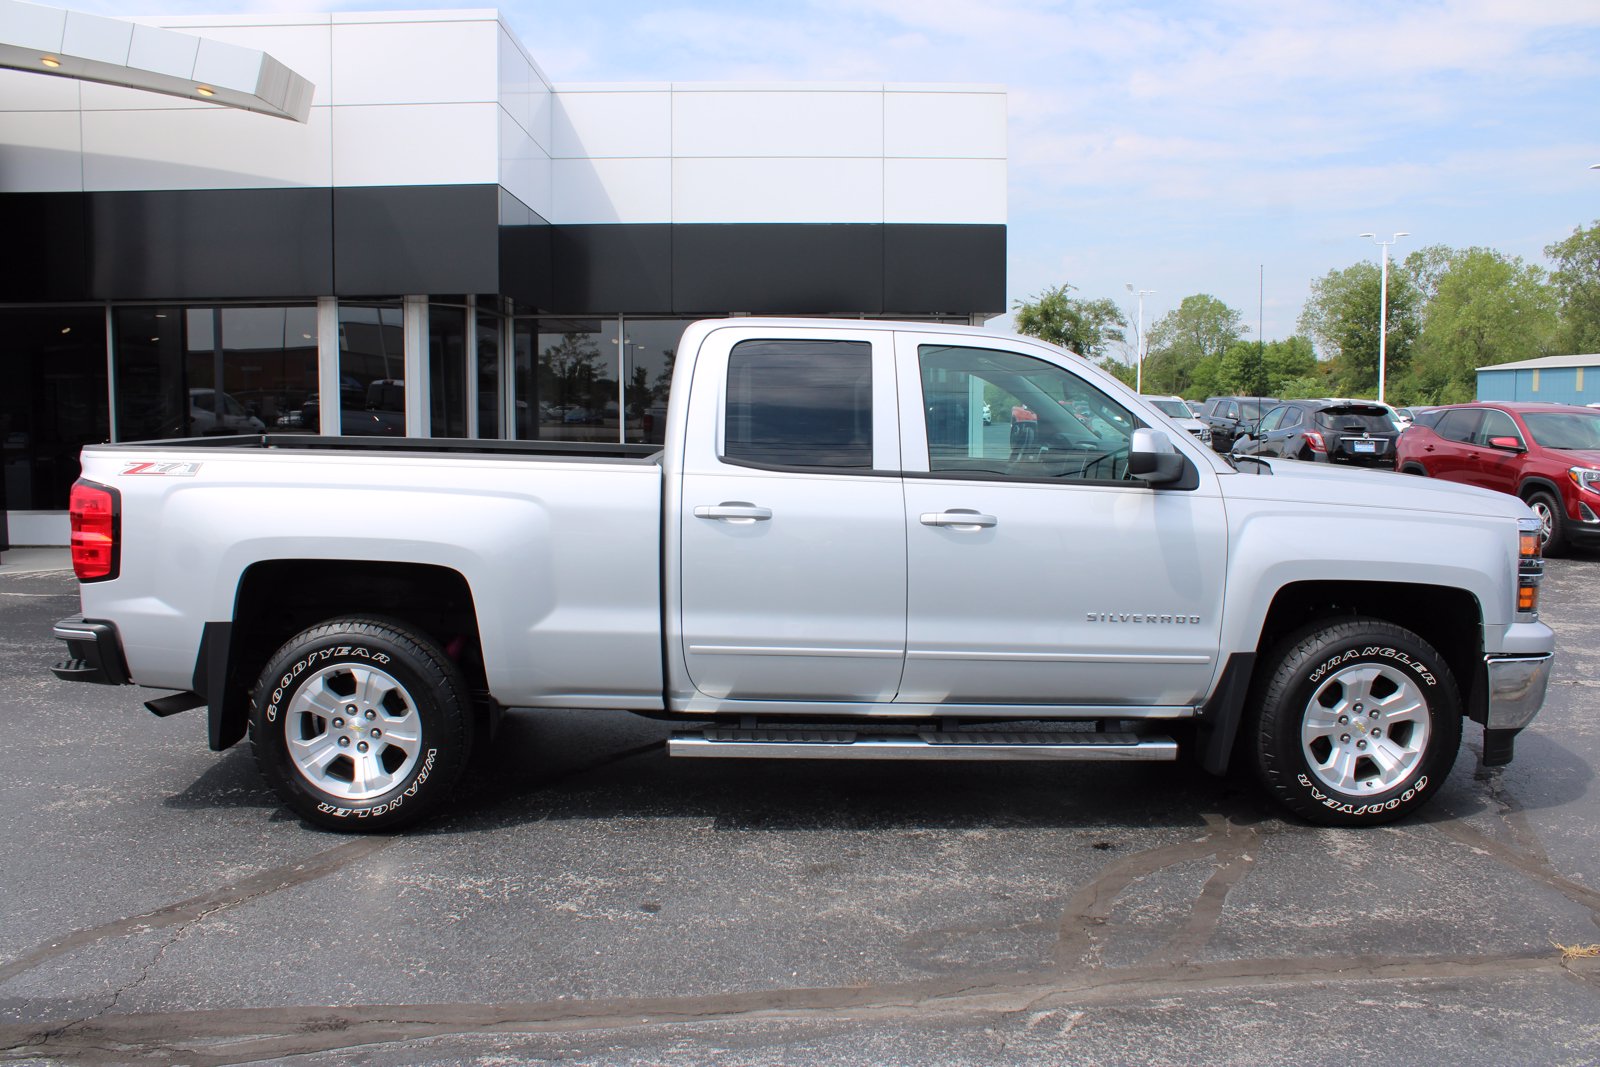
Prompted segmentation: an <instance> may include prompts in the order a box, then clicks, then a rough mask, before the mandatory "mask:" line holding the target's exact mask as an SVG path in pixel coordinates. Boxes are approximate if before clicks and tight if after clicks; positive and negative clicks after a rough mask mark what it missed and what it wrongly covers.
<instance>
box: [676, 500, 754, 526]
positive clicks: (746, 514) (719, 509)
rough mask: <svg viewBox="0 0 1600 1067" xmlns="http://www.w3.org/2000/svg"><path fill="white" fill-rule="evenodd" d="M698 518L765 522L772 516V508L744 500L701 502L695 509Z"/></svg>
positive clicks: (745, 522) (737, 521)
mask: <svg viewBox="0 0 1600 1067" xmlns="http://www.w3.org/2000/svg"><path fill="white" fill-rule="evenodd" d="M694 517H695V518H697V519H716V520H717V521H719V522H734V523H740V524H749V523H752V522H765V521H767V520H768V519H770V518H772V509H771V508H763V507H757V506H756V505H754V504H751V503H749V502H748V501H744V500H724V501H723V502H722V503H720V504H701V505H700V506H699V507H697V508H695V509H694Z"/></svg>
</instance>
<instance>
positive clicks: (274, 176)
mask: <svg viewBox="0 0 1600 1067" xmlns="http://www.w3.org/2000/svg"><path fill="white" fill-rule="evenodd" d="M251 120H259V121H251ZM329 146H330V134H329V114H328V109H326V108H316V109H314V110H313V111H312V112H311V117H310V119H309V120H308V121H306V122H304V123H299V122H285V121H283V120H282V119H276V120H274V119H270V118H267V117H266V116H264V115H249V114H244V113H241V112H237V111H231V110H228V109H225V108H220V107H208V108H204V109H201V110H193V111H174V110H170V109H159V110H150V111H88V112H85V113H84V115H83V187H84V188H85V189H87V190H90V191H99V190H113V189H116V190H121V189H252V188H254V189H261V188H275V187H281V186H324V187H325V186H328V185H331V184H332V182H333V166H332V162H331V152H330V147H329Z"/></svg>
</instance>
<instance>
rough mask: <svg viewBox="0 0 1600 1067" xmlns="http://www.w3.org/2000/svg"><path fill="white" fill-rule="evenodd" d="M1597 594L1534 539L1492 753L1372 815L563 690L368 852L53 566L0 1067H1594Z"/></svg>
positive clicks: (1597, 1003)
mask: <svg viewBox="0 0 1600 1067" xmlns="http://www.w3.org/2000/svg"><path fill="white" fill-rule="evenodd" d="M1597 577H1600V556H1594V555H1591V556H1586V557H1583V558H1578V559H1570V560H1553V561H1551V562H1550V563H1549V571H1548V580H1547V582H1546V585H1545V592H1544V617H1545V619H1546V621H1547V622H1549V623H1550V625H1551V626H1552V627H1554V628H1555V630H1556V631H1557V635H1558V650H1559V653H1558V662H1557V667H1556V673H1555V679H1554V682H1553V684H1552V686H1551V690H1550V695H1549V699H1548V701H1547V703H1546V705H1545V709H1544V711H1543V712H1542V714H1541V715H1540V717H1539V718H1538V719H1537V720H1536V721H1535V722H1534V724H1533V725H1532V727H1530V728H1529V729H1528V730H1527V731H1526V732H1524V734H1523V735H1522V737H1521V738H1520V739H1519V743H1518V749H1517V759H1516V761H1515V762H1514V763H1513V764H1512V765H1511V766H1509V767H1506V768H1501V769H1495V770H1485V769H1482V768H1480V767H1479V766H1478V762H1477V749H1478V746H1479V741H1480V733H1479V731H1478V728H1477V727H1476V726H1474V725H1471V724H1469V725H1468V727H1467V731H1466V739H1465V743H1464V745H1463V748H1462V752H1461V757H1460V759H1459V761H1458V762H1457V765H1456V769H1455V771H1454V773H1453V774H1452V775H1451V777H1450V778H1449V780H1448V782H1447V783H1446V785H1445V788H1444V789H1443V791H1442V793H1441V794H1440V795H1439V796H1438V797H1437V798H1436V799H1435V801H1434V803H1433V805H1432V806H1431V807H1430V808H1429V809H1427V811H1426V812H1425V813H1424V815H1423V817H1421V818H1420V819H1417V820H1413V821H1410V822H1406V823H1402V824H1399V825H1395V826H1391V827H1387V828H1383V829H1378V830H1367V831H1348V830H1332V829H1322V828H1316V827H1311V826H1307V825H1303V824H1300V823H1297V822H1292V821H1288V820H1286V819H1285V818H1283V817H1280V815H1279V814H1278V813H1277V811H1276V810H1275V809H1271V808H1269V807H1267V806H1266V805H1265V804H1264V802H1262V801H1261V800H1259V799H1258V797H1257V795H1256V794H1255V793H1254V792H1253V790H1251V789H1249V788H1247V787H1246V786H1245V785H1244V784H1242V783H1230V782H1226V781H1220V780H1217V779H1212V778H1209V777H1207V776H1205V775H1204V774H1202V773H1199V772H1196V771H1193V770H1189V769H1186V768H1185V767H1182V766H1175V765H1167V764H1150V765H1114V764H1084V765H1076V766H1074V765H1070V764H1069V765H1036V764H1009V765H1008V764H987V765H976V764H974V765H952V766H939V765H928V764H906V765H896V764H883V765H873V764H862V763H816V764H808V763H801V762H780V763H759V762H757V763H727V762H722V761H710V762H705V761H694V760H668V759H667V758H666V756H665V754H664V751H663V749H662V744H661V743H662V740H663V738H664V737H665V735H666V733H667V730H668V728H667V727H665V726H663V725H662V724H659V723H655V722H651V721H648V720H644V719H636V718H632V717H629V716H621V715H616V716H614V715H604V714H596V713H592V712H585V713H566V714H551V715H542V716H531V715H522V716H518V717H514V718H513V719H512V720H511V721H510V723H509V725H508V728H507V730H506V731H505V732H504V734H503V735H502V737H501V739H500V742H499V743H498V744H497V745H496V747H495V751H494V752H493V753H492V755H490V756H488V757H486V758H485V759H484V760H483V761H482V762H481V764H480V766H479V767H478V768H477V770H476V772H475V776H474V780H473V781H472V783H471V784H470V785H469V786H468V787H467V788H466V789H465V790H464V791H463V793H462V795H461V796H460V797H459V799H458V801H457V802H456V803H455V804H454V805H453V806H452V807H451V809H450V810H449V811H448V812H447V813H446V814H445V815H444V816H443V817H441V818H439V819H436V820H434V821H433V822H430V823H428V824H426V825H425V826H423V827H421V828H419V829H417V830H415V831H413V832H411V833H409V834H406V835H403V836H395V837H373V838H352V837H341V836H338V835H334V834H329V833H325V832H322V831H318V830H315V829H312V828H310V827H308V826H306V825H304V824H302V823H300V822H299V821H298V820H296V819H294V818H292V817H290V816H288V815H286V814H285V813H284V812H283V811H281V810H280V809H279V807H278V806H277V804H276V802H275V800H274V798H273V797H272V796H271V795H270V794H269V793H268V791H267V790H266V789H265V787H264V786H263V784H262V782H261V780H260V778H259V777H258V776H257V774H256V770H255V767H254V764H253V762H252V758H251V754H250V751H249V747H248V745H242V746H239V747H237V748H235V749H233V750H230V751H229V752H226V753H222V754H220V755H219V754H215V753H212V752H210V751H208V750H207V749H206V746H205V726H204V721H203V718H202V715H203V713H200V712H191V713H188V714H185V715H178V716H174V717H172V718H168V719H156V718H154V717H152V716H151V715H149V714H148V713H147V712H145V711H144V710H143V709H142V708H140V706H139V704H140V699H141V696H140V694H139V691H136V690H132V689H124V690H115V689H110V688H102V687H97V686H83V685H73V684H67V683H62V682H58V681H56V680H55V679H54V678H53V677H52V676H51V675H50V674H49V672H48V670H47V667H48V665H49V664H50V663H51V662H53V661H54V659H56V658H58V646H57V644H56V642H54V641H53V640H52V639H51V637H50V626H51V624H52V623H53V622H54V621H55V620H56V619H57V618H60V617H62V616H65V615H68V614H70V613H72V612H73V611H74V610H75V608H76V594H75V587H74V585H73V582H72V580H71V575H70V574H68V573H64V572H59V571H56V572H37V573H22V574H16V573H7V574H0V722H3V724H4V728H5V739H6V743H5V745H4V748H3V750H0V798H3V807H0V811H3V813H4V819H3V821H0V856H3V857H4V858H3V866H0V904H3V907H0V1060H4V1061H6V1062H41V1063H84V1064H112V1063H116V1064H122V1063H134V1064H142V1063H161V1064H168V1063H190V1064H223V1063H247V1062H248V1063H255V1062H275V1063H295V1064H335V1063H338V1064H346V1063H364V1064H413V1063H441V1064H457V1063H495V1064H500V1063H542V1062H556V1061H560V1062H562V1063H575V1064H650V1063H661V1062H667V1061H676V1062H692V1063H717V1064H802V1063H803V1064H886V1063H906V1064H910V1063H919V1064H922V1063H927V1064H934V1063H937V1064H1012V1063H1017V1064H1022V1063H1066V1062H1072V1063H1100V1062H1104V1063H1191V1062H1193V1063H1241V1064H1243V1063H1251V1064H1254V1063H1272V1062H1290V1061H1293V1062H1295V1063H1297V1064H1352V1063H1382V1064H1413V1063H1415V1064H1423V1063H1427V1064H1435V1063H1440V1062H1453V1063H1455V1064H1460V1065H1468V1064H1505V1063H1551V1064H1566V1063H1570V1064H1592V1063H1595V1062H1597V1061H1600V958H1595V957H1593V956H1586V955H1584V954H1583V952H1584V950H1585V949H1586V948H1591V947H1593V946H1595V945H1596V943H1597V942H1600V835H1597V833H1596V826H1597V824H1600V789H1597V787H1596V784H1595V781H1594V768H1595V767H1596V765H1597V764H1600V715H1597V713H1600V672H1597V669H1596V668H1597V666H1600V605H1597V603H1596V597H1595V595H1594V590H1595V586H1596V578H1597ZM1593 951H1595V952H1600V948H1594V949H1593Z"/></svg>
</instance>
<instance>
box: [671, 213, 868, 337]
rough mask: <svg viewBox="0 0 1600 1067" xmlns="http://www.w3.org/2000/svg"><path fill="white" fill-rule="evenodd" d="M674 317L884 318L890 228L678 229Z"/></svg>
mask: <svg viewBox="0 0 1600 1067" xmlns="http://www.w3.org/2000/svg"><path fill="white" fill-rule="evenodd" d="M672 310H673V311H674V312H676V313H678V314H682V315H698V314H706V313H710V314H715V313H718V312H723V311H753V312H760V313H763V314H773V315H784V314H807V313H809V314H822V313H826V312H835V311H844V312H861V313H864V314H868V315H876V314H880V313H881V312H882V311H883V227H882V226H878V225H869V224H859V225H858V224H838V225H826V224H822V225H785V224H766V223H749V224H727V225H698V224H696V225H688V224H685V225H678V226H674V227H673V228H672Z"/></svg>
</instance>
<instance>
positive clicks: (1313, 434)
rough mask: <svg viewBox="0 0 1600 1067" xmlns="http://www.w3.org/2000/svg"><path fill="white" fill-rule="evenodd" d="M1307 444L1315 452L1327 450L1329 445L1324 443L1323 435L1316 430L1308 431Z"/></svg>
mask: <svg viewBox="0 0 1600 1067" xmlns="http://www.w3.org/2000/svg"><path fill="white" fill-rule="evenodd" d="M1306 444H1307V445H1309V446H1310V447H1311V451H1313V452H1326V451H1327V450H1328V446H1327V445H1325V444H1323V443H1322V435H1321V434H1320V433H1318V432H1317V431H1315V430H1307V431H1306Z"/></svg>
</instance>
